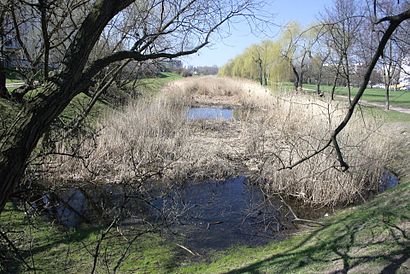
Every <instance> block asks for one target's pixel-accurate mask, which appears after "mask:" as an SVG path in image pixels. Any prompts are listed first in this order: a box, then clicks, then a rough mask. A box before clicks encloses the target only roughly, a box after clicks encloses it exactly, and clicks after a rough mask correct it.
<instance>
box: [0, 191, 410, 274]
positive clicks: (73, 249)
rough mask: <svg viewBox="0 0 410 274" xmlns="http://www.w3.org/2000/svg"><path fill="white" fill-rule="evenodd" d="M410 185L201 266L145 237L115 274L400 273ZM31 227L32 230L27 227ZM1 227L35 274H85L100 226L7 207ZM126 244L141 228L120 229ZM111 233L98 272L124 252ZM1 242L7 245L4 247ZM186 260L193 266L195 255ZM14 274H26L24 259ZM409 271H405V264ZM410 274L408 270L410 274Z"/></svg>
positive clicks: (406, 250)
mask: <svg viewBox="0 0 410 274" xmlns="http://www.w3.org/2000/svg"><path fill="white" fill-rule="evenodd" d="M409 220H410V183H403V184H400V185H399V186H398V187H397V188H395V189H392V190H390V191H387V192H385V193H383V194H381V195H379V196H378V197H376V198H375V199H373V200H372V201H370V202H368V203H366V204H363V205H361V206H357V207H352V208H349V209H345V210H343V211H340V212H339V213H337V214H335V215H334V216H332V217H327V218H324V219H323V220H322V222H323V223H324V224H325V225H324V226H323V227H317V228H314V229H308V230H305V231H303V232H301V233H299V234H298V235H296V236H294V237H292V238H290V239H288V240H284V241H281V242H272V243H271V244H268V245H266V246H262V247H256V248H250V247H244V246H242V247H241V246H237V247H234V248H231V249H230V250H227V251H223V252H219V253H216V254H214V255H212V256H211V257H210V258H208V259H207V260H206V262H202V263H201V262H193V261H192V260H188V259H187V257H184V256H181V252H182V250H181V249H179V248H177V247H176V245H174V244H173V243H171V242H169V241H166V240H164V239H163V238H161V237H160V236H159V235H158V234H151V233H149V234H144V235H143V236H140V237H139V238H138V239H137V241H135V242H134V244H133V245H132V246H131V249H130V253H129V256H127V257H126V259H125V260H124V263H123V264H122V266H121V268H120V271H119V272H120V273H126V272H130V273H321V272H331V271H337V270H339V271H347V270H351V271H353V272H360V273H376V272H380V271H381V270H383V269H384V270H386V271H387V270H389V271H392V270H395V269H400V271H399V272H398V273H406V272H407V271H408V269H406V268H405V264H404V262H405V261H406V260H408V259H409V254H410V238H409V235H408V233H409V224H410V223H409ZM29 223H31V224H32V226H30V225H29ZM0 224H1V225H2V226H1V229H2V230H3V231H11V232H9V233H7V235H8V236H9V237H10V238H11V239H13V241H14V243H15V244H16V245H17V246H18V248H19V249H20V250H21V254H22V255H23V256H24V257H25V260H26V261H27V262H28V263H30V264H31V255H30V254H32V256H33V260H34V262H35V266H36V268H37V273H89V272H90V270H91V268H92V265H93V256H92V254H94V252H95V248H96V245H97V242H98V239H99V238H100V235H101V232H102V231H103V229H102V227H101V228H98V227H97V228H92V227H82V228H80V229H75V230H74V229H72V230H64V229H61V228H60V227H58V226H56V225H53V224H49V223H48V222H47V221H45V220H43V219H42V218H41V217H39V216H36V217H34V218H28V217H27V216H26V215H25V214H24V213H23V212H22V211H19V210H17V209H15V208H13V207H12V205H11V204H8V205H7V207H6V210H5V211H4V212H3V213H2V215H1V216H0ZM123 233H124V234H125V237H126V238H127V239H128V240H129V239H131V238H132V236H131V235H133V234H135V233H138V230H133V229H130V230H124V231H123ZM126 238H124V237H123V236H122V235H121V234H120V233H118V232H117V231H116V230H115V229H113V230H112V231H111V232H110V233H109V234H108V236H107V238H106V239H105V240H104V241H103V242H102V244H101V247H100V250H101V253H100V254H101V256H100V259H99V262H98V265H97V272H98V273H107V270H106V269H107V266H108V269H110V270H111V271H112V269H113V268H114V266H115V265H116V263H117V261H118V259H119V258H120V256H121V254H122V253H123V252H124V251H125V250H126V247H127V239H126ZM3 244H4V243H3ZM30 244H31V246H30ZM191 259H194V260H197V258H194V257H192V258H191ZM9 266H12V269H11V270H10V271H12V272H25V271H27V269H25V267H24V265H23V264H22V263H21V261H19V260H17V259H15V260H14V261H12V262H10V263H9ZM407 267H410V266H409V265H408V263H407ZM388 273H390V272H388ZM407 273H408V272H407Z"/></svg>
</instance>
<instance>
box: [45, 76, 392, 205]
mask: <svg viewBox="0 0 410 274" xmlns="http://www.w3.org/2000/svg"><path fill="white" fill-rule="evenodd" d="M194 105H218V106H225V107H231V108H234V109H235V110H236V115H235V119H234V120H233V121H189V120H188V119H187V117H186V112H187V109H188V108H189V107H190V106H194ZM345 111H346V106H345V105H343V104H342V103H334V102H327V101H325V100H323V99H320V98H316V97H314V96H311V95H306V94H301V93H299V94H296V93H289V92H287V93H280V92H278V93H274V94H273V93H272V92H271V91H270V90H269V89H267V88H265V87H261V86H260V85H258V84H256V83H254V82H250V81H245V80H234V79H230V78H217V77H200V78H199V77H198V78H188V79H183V80H179V81H175V82H173V83H170V84H169V85H167V86H166V87H165V88H164V90H163V91H162V92H160V93H159V94H158V95H157V96H156V97H154V98H150V99H142V100H141V99H140V100H139V101H135V102H131V103H130V104H129V106H128V107H126V108H125V109H124V110H121V111H116V112H112V113H109V114H107V115H106V116H105V117H104V118H103V119H102V120H101V122H100V128H101V131H100V133H99V135H98V136H95V137H94V138H89V139H87V140H85V141H84V142H82V147H81V149H80V151H82V152H83V153H85V152H87V153H85V154H87V155H88V156H87V159H86V160H84V159H83V160H82V161H79V160H78V159H76V158H72V157H68V156H61V155H60V156H52V158H51V159H49V161H47V164H44V165H43V167H44V169H45V170H50V165H51V163H52V165H53V171H54V173H53V174H52V175H50V176H51V177H53V178H54V180H55V179H56V177H58V178H60V180H67V181H68V180H69V181H72V180H77V181H88V182H100V183H104V182H111V183H112V182H117V183H130V182H133V183H138V187H142V186H145V187H149V185H150V182H157V183H158V182H160V183H163V184H169V185H173V184H178V183H184V182H192V181H198V180H206V179H222V178H227V177H231V176H236V175H239V174H247V175H248V176H249V177H250V178H251V179H252V181H253V182H254V183H256V184H259V185H260V186H261V187H262V188H263V189H264V190H265V192H266V193H268V194H272V195H274V194H281V195H283V196H288V197H297V198H298V199H300V200H302V201H304V202H305V203H308V204H315V205H332V206H334V205H340V204H347V203H351V202H354V201H356V200H357V199H364V198H366V196H367V195H368V194H369V193H370V192H375V191H377V188H378V185H379V178H380V174H381V172H382V171H383V170H384V169H385V168H386V166H388V165H389V162H390V161H391V160H392V158H393V155H394V153H395V152H394V151H395V147H394V146H393V143H394V142H392V140H393V137H392V136H391V134H389V133H388V132H385V131H384V130H382V127H381V122H380V121H379V120H378V119H375V118H369V117H366V119H364V118H363V117H362V116H361V115H360V113H357V114H356V115H355V117H354V119H353V121H351V123H350V124H349V126H348V127H347V128H346V130H344V131H343V133H342V134H341V135H340V137H339V141H340V145H341V149H342V152H343V154H344V156H345V158H346V161H347V162H348V163H349V165H350V169H349V170H348V171H347V172H342V171H340V170H339V169H338V162H337V158H336V155H335V153H334V149H333V147H329V148H328V149H326V150H325V151H324V152H323V153H321V154H319V155H317V156H315V157H313V158H311V159H310V160H308V161H305V162H303V163H302V164H300V165H298V166H296V167H294V168H289V167H290V166H291V165H292V164H293V163H295V162H296V161H298V160H300V159H302V158H303V157H307V156H308V155H309V154H310V153H313V152H314V151H316V150H317V149H319V148H320V147H321V146H322V145H323V144H324V143H325V142H326V141H327V140H328V138H329V137H330V133H331V130H332V129H334V128H335V126H337V124H338V123H339V122H340V120H341V119H342V118H343V115H344V113H345ZM58 147H59V150H60V152H64V153H65V154H68V153H69V151H66V150H67V146H66V145H65V144H64V143H61V144H59V146H58Z"/></svg>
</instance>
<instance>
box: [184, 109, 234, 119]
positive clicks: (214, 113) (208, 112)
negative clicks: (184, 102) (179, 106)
mask: <svg viewBox="0 0 410 274" xmlns="http://www.w3.org/2000/svg"><path fill="white" fill-rule="evenodd" d="M187 118H188V120H191V121H195V120H232V119H233V110H232V109H229V108H212V107H191V108H189V109H188V112H187Z"/></svg>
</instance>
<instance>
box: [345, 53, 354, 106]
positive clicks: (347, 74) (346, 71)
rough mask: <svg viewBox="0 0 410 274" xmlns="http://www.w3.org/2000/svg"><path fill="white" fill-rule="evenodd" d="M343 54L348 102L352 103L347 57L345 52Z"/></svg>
mask: <svg viewBox="0 0 410 274" xmlns="http://www.w3.org/2000/svg"><path fill="white" fill-rule="evenodd" d="M343 56H344V59H345V76H346V81H347V94H348V97H349V104H352V87H351V84H350V68H349V59H348V58H347V53H345V54H344V55H343Z"/></svg>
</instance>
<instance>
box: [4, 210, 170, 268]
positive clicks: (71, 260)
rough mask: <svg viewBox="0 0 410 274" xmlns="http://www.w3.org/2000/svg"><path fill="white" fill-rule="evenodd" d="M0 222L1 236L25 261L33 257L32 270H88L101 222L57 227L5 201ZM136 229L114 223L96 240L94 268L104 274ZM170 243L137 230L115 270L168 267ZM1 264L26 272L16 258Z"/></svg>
mask: <svg viewBox="0 0 410 274" xmlns="http://www.w3.org/2000/svg"><path fill="white" fill-rule="evenodd" d="M0 224H1V229H2V231H11V232H9V233H7V235H8V237H10V239H13V242H14V243H15V244H16V246H17V247H18V248H19V250H20V254H21V255H22V256H23V257H24V258H25V261H26V262H27V263H28V264H30V266H33V262H34V268H36V273H90V272H91V269H92V267H93V259H94V258H93V254H95V251H96V247H97V243H98V241H99V239H100V238H101V233H102V232H103V231H104V230H105V227H104V228H103V227H82V228H80V229H71V230H67V229H63V228H61V227H58V226H57V225H53V224H50V223H48V222H47V221H46V220H44V219H43V218H41V217H39V216H35V217H31V218H28V217H27V215H25V214H24V213H23V212H22V211H20V210H18V209H16V208H14V207H13V206H12V205H11V204H10V203H9V204H7V206H6V208H5V210H4V212H3V213H2V214H1V216H0ZM140 232H141V231H139V230H136V229H134V230H132V229H131V230H127V229H123V230H122V231H121V233H119V232H118V231H117V230H116V229H115V228H114V229H112V230H111V231H110V232H109V233H108V234H107V236H106V238H105V239H104V240H103V241H102V242H101V245H100V249H99V250H100V253H99V254H100V256H99V261H98V263H97V273H106V272H107V270H106V269H107V267H108V269H110V270H111V271H112V270H113V269H114V267H115V266H116V264H117V262H118V260H119V259H120V258H121V255H122V254H123V253H124V252H126V249H127V245H128V241H129V240H131V239H132V238H133V237H134V236H136V235H138V233H140ZM0 243H1V244H3V247H1V248H4V242H2V241H0ZM174 248H175V245H171V244H170V243H167V242H165V241H164V240H163V239H162V238H161V237H159V236H158V235H156V234H152V233H146V234H143V235H142V236H140V237H138V238H137V240H136V241H135V242H134V243H133V244H132V246H131V248H130V250H129V253H127V256H126V257H125V260H124V262H123V263H122V264H121V267H120V268H119V272H120V273H123V272H127V271H129V272H130V273H135V272H143V273H152V272H156V273H158V272H162V273H167V272H169V271H170V270H171V268H172V267H173V266H174V264H173V262H174V261H175V256H176V255H178V252H176V251H174ZM0 255H1V252H0ZM0 258H1V257H0ZM3 267H5V266H4V265H3ZM7 268H8V269H7V270H6V269H3V271H5V270H6V272H7V271H9V272H11V273H22V272H24V273H26V272H30V271H29V270H28V269H27V267H26V266H25V265H24V264H23V263H22V261H21V260H18V259H17V258H15V259H14V260H12V261H9V263H8V265H7ZM157 270H159V271H157ZM1 271H2V269H1V268H0V272H1Z"/></svg>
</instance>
